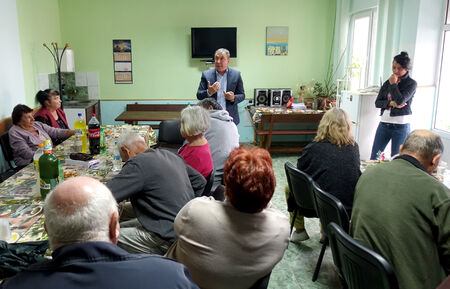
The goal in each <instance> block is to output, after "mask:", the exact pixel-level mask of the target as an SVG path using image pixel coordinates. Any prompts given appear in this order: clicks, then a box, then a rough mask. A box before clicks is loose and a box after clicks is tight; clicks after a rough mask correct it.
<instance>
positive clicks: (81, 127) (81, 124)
mask: <svg viewBox="0 0 450 289" xmlns="http://www.w3.org/2000/svg"><path fill="white" fill-rule="evenodd" d="M74 128H75V133H76V134H77V135H79V136H80V139H81V152H82V153H84V154H85V153H87V135H86V121H85V120H84V119H83V117H82V114H81V113H79V114H78V118H77V120H76V121H75V124H74Z"/></svg>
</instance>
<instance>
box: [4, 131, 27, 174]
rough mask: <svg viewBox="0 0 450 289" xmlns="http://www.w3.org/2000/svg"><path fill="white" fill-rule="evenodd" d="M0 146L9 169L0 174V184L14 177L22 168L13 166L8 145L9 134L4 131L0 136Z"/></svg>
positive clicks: (11, 151) (12, 157) (11, 152)
mask: <svg viewBox="0 0 450 289" xmlns="http://www.w3.org/2000/svg"><path fill="white" fill-rule="evenodd" d="M0 146H1V148H2V153H3V157H4V159H5V161H6V162H7V163H8V166H9V168H8V169H7V170H6V171H4V172H2V173H1V174H0V183H1V182H3V181H4V180H6V179H7V178H9V177H10V176H12V175H14V174H15V173H16V172H17V171H19V170H20V169H21V168H22V167H17V166H16V165H15V164H14V154H13V150H12V148H11V145H10V144H9V134H8V131H5V132H4V133H2V135H1V136H0Z"/></svg>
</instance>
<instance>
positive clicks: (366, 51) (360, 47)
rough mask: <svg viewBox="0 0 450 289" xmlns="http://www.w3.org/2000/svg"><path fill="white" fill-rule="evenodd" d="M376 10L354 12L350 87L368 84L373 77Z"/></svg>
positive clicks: (357, 87)
mask: <svg viewBox="0 0 450 289" xmlns="http://www.w3.org/2000/svg"><path fill="white" fill-rule="evenodd" d="M374 14H375V10H370V11H365V12H360V13H357V14H354V15H353V16H352V18H351V22H350V30H349V33H350V35H349V39H350V43H349V44H350V45H349V47H350V51H349V52H350V54H349V55H350V57H349V59H348V65H347V67H348V72H347V74H348V77H349V79H350V89H352V90H354V89H359V88H364V87H367V86H368V82H369V79H370V77H371V66H372V63H371V55H372V50H373V49H372V47H374V41H373V35H375V33H374V30H375V29H374V28H375V24H374V18H375V17H374Z"/></svg>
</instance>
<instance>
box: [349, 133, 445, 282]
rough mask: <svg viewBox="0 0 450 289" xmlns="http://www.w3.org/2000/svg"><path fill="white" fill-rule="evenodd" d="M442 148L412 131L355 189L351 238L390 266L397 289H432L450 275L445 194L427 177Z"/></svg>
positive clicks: (428, 136)
mask: <svg viewBox="0 0 450 289" xmlns="http://www.w3.org/2000/svg"><path fill="white" fill-rule="evenodd" d="M443 149H444V146H443V144H442V141H441V139H440V137H439V136H438V135H437V134H435V133H433V132H431V131H427V130H415V131H413V132H412V133H411V134H410V135H408V136H407V137H406V140H405V143H404V144H403V145H402V146H400V156H398V157H397V158H395V159H394V160H393V161H391V162H389V163H383V164H378V165H376V166H373V167H370V168H368V169H367V171H366V172H365V173H363V174H362V175H361V177H360V178H359V181H358V183H357V185H356V190H355V200H354V203H353V214H352V224H351V233H352V235H353V236H354V238H355V239H357V240H359V241H361V243H363V244H365V245H366V246H368V247H369V248H372V249H373V250H375V251H377V252H378V253H380V254H381V255H382V256H384V257H385V258H386V259H387V260H388V261H389V262H390V263H391V264H392V266H393V269H394V271H395V274H396V276H397V279H398V282H399V286H400V288H408V289H414V288H417V289H419V288H436V286H438V285H439V283H441V282H442V281H443V280H444V279H445V277H446V276H447V275H448V274H449V273H450V190H449V189H448V188H447V187H446V186H445V185H444V184H442V183H441V182H439V181H438V180H437V179H435V178H434V177H433V176H431V175H430V173H432V172H433V171H434V170H435V169H436V167H437V165H438V163H439V159H440V157H441V154H442V151H443Z"/></svg>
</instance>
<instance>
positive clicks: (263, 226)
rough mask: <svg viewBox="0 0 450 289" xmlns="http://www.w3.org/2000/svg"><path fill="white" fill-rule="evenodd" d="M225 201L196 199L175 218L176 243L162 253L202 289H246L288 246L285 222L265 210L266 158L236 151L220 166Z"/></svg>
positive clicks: (269, 188) (255, 151)
mask: <svg viewBox="0 0 450 289" xmlns="http://www.w3.org/2000/svg"><path fill="white" fill-rule="evenodd" d="M224 181H225V185H226V191H225V194H226V197H227V200H226V201H225V202H220V201H216V200H214V199H213V198H211V197H209V198H208V197H201V198H196V199H194V200H192V201H190V202H189V203H187V204H186V206H184V207H183V209H181V211H180V212H179V213H178V215H177V217H176V219H175V231H176V232H177V234H178V236H179V239H178V240H177V241H176V242H175V243H174V244H173V245H172V247H170V249H169V251H168V252H167V256H168V257H169V258H173V259H175V260H177V261H178V262H180V263H183V264H184V265H186V266H187V267H188V268H189V270H190V271H191V273H192V279H193V280H194V281H195V282H196V283H197V284H198V285H199V286H200V287H201V288H205V289H206V288H207V289H230V288H233V289H247V288H250V287H251V286H252V285H253V284H254V283H256V281H257V280H258V279H260V278H262V277H264V276H266V275H267V274H269V273H270V272H271V271H272V269H273V267H274V266H275V265H276V264H277V263H278V262H279V261H280V260H281V258H282V257H283V254H284V251H285V249H286V248H287V246H288V243H289V221H288V219H287V217H286V216H285V215H284V214H282V213H281V212H280V211H278V210H277V209H275V208H274V207H271V206H270V203H269V202H270V199H271V198H272V196H273V192H274V190H275V175H274V172H273V169H272V159H271V157H270V154H269V153H268V152H267V151H266V150H264V149H260V148H245V147H240V148H236V149H235V150H233V151H232V152H231V153H230V157H229V159H228V161H227V162H226V163H225V167H224Z"/></svg>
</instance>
